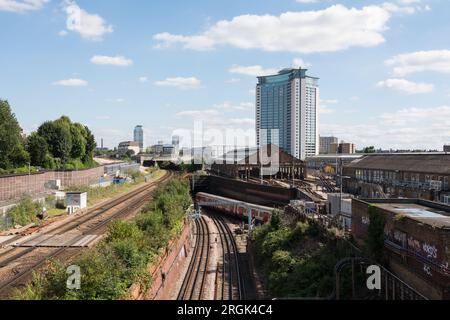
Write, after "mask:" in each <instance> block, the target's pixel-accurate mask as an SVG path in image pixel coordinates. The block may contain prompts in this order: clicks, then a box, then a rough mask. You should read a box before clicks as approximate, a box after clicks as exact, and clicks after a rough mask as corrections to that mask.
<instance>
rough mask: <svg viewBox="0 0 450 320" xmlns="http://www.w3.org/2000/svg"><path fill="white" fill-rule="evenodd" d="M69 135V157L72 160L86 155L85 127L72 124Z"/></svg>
mask: <svg viewBox="0 0 450 320" xmlns="http://www.w3.org/2000/svg"><path fill="white" fill-rule="evenodd" d="M70 133H71V135H72V150H71V153H70V155H71V157H72V158H74V159H81V158H83V157H84V156H85V155H86V130H85V127H84V126H82V125H81V124H79V123H72V124H71V126H70Z"/></svg>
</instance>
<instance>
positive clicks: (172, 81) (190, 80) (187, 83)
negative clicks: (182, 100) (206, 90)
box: [155, 77, 201, 90]
mask: <svg viewBox="0 0 450 320" xmlns="http://www.w3.org/2000/svg"><path fill="white" fill-rule="evenodd" d="M155 85H157V86H160V87H174V88H178V89H183V90H187V89H198V88H200V86H201V81H200V80H199V79H197V78H196V77H187V78H183V77H174V78H167V79H165V80H161V81H156V82H155Z"/></svg>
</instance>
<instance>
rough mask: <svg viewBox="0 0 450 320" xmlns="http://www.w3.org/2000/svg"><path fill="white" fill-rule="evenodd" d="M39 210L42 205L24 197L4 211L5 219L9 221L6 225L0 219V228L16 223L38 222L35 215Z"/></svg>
mask: <svg viewBox="0 0 450 320" xmlns="http://www.w3.org/2000/svg"><path fill="white" fill-rule="evenodd" d="M41 211H42V206H41V205H40V204H39V203H37V202H33V200H32V199H31V198H24V199H23V200H22V201H20V202H19V204H18V205H17V206H15V207H14V208H12V209H10V210H9V211H8V212H7V213H6V219H7V220H8V221H9V225H6V224H5V222H2V220H0V222H1V224H0V229H9V228H11V227H14V226H16V225H21V226H25V225H28V224H30V223H33V222H38V218H37V217H36V216H37V214H38V213H40V212H41Z"/></svg>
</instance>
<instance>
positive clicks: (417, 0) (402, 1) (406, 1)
mask: <svg viewBox="0 0 450 320" xmlns="http://www.w3.org/2000/svg"><path fill="white" fill-rule="evenodd" d="M420 2H421V0H398V3H400V4H415V3H420Z"/></svg>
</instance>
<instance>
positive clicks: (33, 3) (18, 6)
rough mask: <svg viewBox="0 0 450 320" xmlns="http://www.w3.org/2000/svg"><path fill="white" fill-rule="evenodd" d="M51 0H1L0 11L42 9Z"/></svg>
mask: <svg viewBox="0 0 450 320" xmlns="http://www.w3.org/2000/svg"><path fill="white" fill-rule="evenodd" d="M47 2H49V0H22V1H18V0H0V11H8V12H19V13H21V12H26V11H35V10H39V9H42V7H43V6H44V5H45V4H46V3H47Z"/></svg>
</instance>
